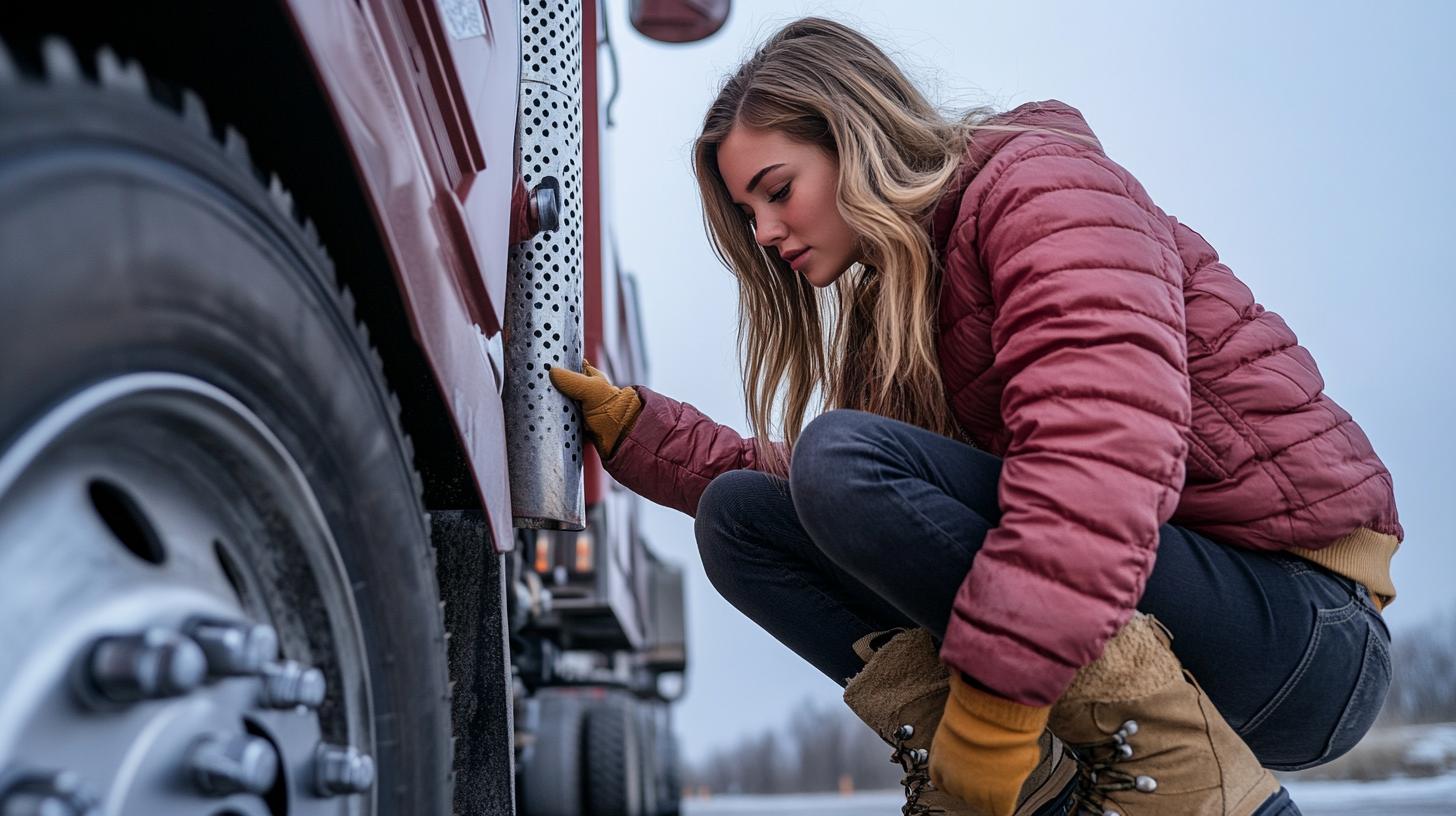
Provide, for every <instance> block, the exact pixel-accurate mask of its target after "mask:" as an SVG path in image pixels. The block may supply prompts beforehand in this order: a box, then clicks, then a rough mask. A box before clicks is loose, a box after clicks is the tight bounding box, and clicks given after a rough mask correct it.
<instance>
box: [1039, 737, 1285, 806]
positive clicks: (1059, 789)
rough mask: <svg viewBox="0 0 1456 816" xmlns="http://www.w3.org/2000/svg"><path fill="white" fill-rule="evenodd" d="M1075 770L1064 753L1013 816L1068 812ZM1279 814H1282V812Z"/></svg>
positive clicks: (1072, 763) (1075, 782) (1075, 776)
mask: <svg viewBox="0 0 1456 816" xmlns="http://www.w3.org/2000/svg"><path fill="white" fill-rule="evenodd" d="M1058 745H1060V743H1058ZM1063 750H1064V751H1065V750H1066V749H1063ZM1077 771H1078V768H1077V761H1076V760H1075V759H1072V758H1071V757H1070V756H1067V755H1066V754H1065V753H1064V754H1063V755H1062V759H1061V762H1058V763H1057V767H1056V768H1054V769H1053V770H1052V772H1051V775H1050V776H1048V777H1047V778H1046V781H1045V782H1043V783H1042V785H1041V787H1039V788H1037V789H1036V790H1035V791H1032V793H1031V795H1030V796H1027V797H1026V798H1025V799H1024V800H1022V801H1021V803H1020V804H1019V805H1017V807H1016V813H1015V814H1014V816H1064V814H1070V813H1071V812H1072V809H1073V807H1074V806H1075V804H1076V801H1075V800H1076V795H1075V794H1076V792H1077V779H1078V773H1077ZM1258 816H1273V814H1263V813H1261V814H1259V815H1258ZM1279 816H1283V814H1280V815H1279Z"/></svg>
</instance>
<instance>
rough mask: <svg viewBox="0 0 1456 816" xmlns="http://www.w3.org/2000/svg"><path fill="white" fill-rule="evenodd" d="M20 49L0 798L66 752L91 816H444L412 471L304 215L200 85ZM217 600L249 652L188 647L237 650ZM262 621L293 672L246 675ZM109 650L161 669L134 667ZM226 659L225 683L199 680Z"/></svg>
mask: <svg viewBox="0 0 1456 816" xmlns="http://www.w3.org/2000/svg"><path fill="white" fill-rule="evenodd" d="M14 48H15V51H14V54H15V55H16V56H17V58H12V56H11V54H10V53H9V52H7V50H6V48H5V47H4V46H3V45H0V627H3V631H0V649H3V653H0V699H3V700H5V701H6V703H7V706H8V709H7V711H8V712H9V713H10V714H11V715H12V716H9V717H6V718H0V810H6V803H7V800H6V797H7V795H9V794H7V792H6V790H5V789H4V785H5V784H7V782H6V780H7V779H9V780H15V779H18V778H21V777H25V778H26V779H28V780H30V781H27V782H25V783H24V784H25V785H42V786H44V785H47V784H52V782H54V783H55V784H56V785H59V784H60V782H58V781H56V780H59V779H60V778H61V777H60V776H56V774H57V773H59V772H64V771H69V772H73V774H72V775H71V776H70V777H68V779H74V780H76V781H78V782H79V783H80V785H81V787H82V789H83V790H84V791H85V792H84V793H77V794H76V796H78V797H82V798H85V797H90V798H92V799H95V798H102V797H104V798H105V799H106V800H107V801H108V810H107V812H108V813H112V812H115V813H119V814H142V813H145V814H157V816H171V814H179V813H188V814H191V813H218V812H224V811H226V812H235V811H236V812H246V813H256V812H264V811H263V808H264V806H265V804H266V812H273V813H283V812H286V813H289V814H291V816H313V815H314V814H323V813H340V812H343V810H344V808H345V802H344V801H342V800H341V798H340V797H351V798H352V801H350V802H348V803H347V809H348V812H350V813H355V814H398V816H437V815H443V814H448V813H449V812H450V807H451V784H452V778H451V756H452V755H451V723H450V697H449V692H448V674H447V665H446V646H445V643H446V633H445V629H444V624H443V618H442V613H441V609H440V606H439V600H438V599H439V593H438V591H437V588H436V584H435V577H434V552H433V550H432V548H431V546H430V539H429V526H428V523H427V519H426V516H425V513H424V511H423V507H422V503H421V498H420V495H421V493H420V482H419V477H418V476H417V475H416V474H415V472H414V469H413V463H412V452H411V448H410V445H409V442H408V440H407V439H406V437H405V436H404V434H403V432H402V431H401V428H400V423H399V406H398V401H397V400H396V399H395V398H394V397H393V395H392V394H391V393H390V392H389V390H388V388H387V384H386V382H385V379H384V373H383V369H382V366H381V363H380V359H379V356H378V354H377V353H375V352H373V350H372V349H371V347H370V345H369V342H368V340H367V334H366V332H365V330H364V328H363V327H362V326H360V325H359V324H358V323H356V321H355V316H354V305H353V300H352V298H351V296H350V294H349V293H348V292H347V291H345V290H343V289H342V288H341V287H340V285H339V283H338V281H337V280H336V279H335V277H334V274H333V269H332V266H331V264H330V261H329V259H328V257H327V255H326V254H325V251H324V249H323V247H322V246H321V244H320V242H319V239H318V236H317V235H316V234H315V232H314V230H313V228H312V227H311V226H310V225H308V224H306V223H300V221H299V220H298V219H297V217H296V215H295V214H294V212H293V209H292V203H291V200H290V199H289V197H288V195H287V193H286V192H285V191H284V190H283V187H282V185H281V184H279V183H278V182H277V180H276V179H274V180H272V181H271V183H270V182H268V181H266V180H265V179H264V177H263V176H262V175H261V174H260V172H259V171H258V169H257V168H256V167H255V166H254V165H253V164H252V162H251V160H250V157H249V154H248V150H247V147H246V145H245V143H244V142H243V140H242V138H241V137H240V136H239V135H238V134H237V133H235V132H233V131H232V130H230V129H227V128H224V127H221V126H217V125H215V124H214V123H212V122H210V121H209V119H208V116H207V114H206V112H205V110H204V108H203V105H202V103H201V101H200V100H199V99H198V98H197V97H195V96H193V95H192V94H190V93H187V92H182V91H175V90H172V89H170V88H167V87H165V86H163V85H161V84H160V83H157V82H155V81H152V80H149V79H148V78H147V77H146V76H144V75H143V73H142V71H141V70H140V68H138V67H137V66H136V65H134V64H128V63H123V62H121V61H119V60H118V59H116V58H115V57H114V56H112V55H111V54H110V53H109V52H106V51H105V50H103V51H102V53H100V54H98V55H95V56H94V58H93V56H92V55H89V54H87V55H77V54H76V53H75V52H74V51H73V50H72V49H71V48H70V47H69V46H68V45H67V44H66V43H64V42H62V41H59V40H54V39H52V40H47V41H46V42H44V43H36V44H34V45H33V46H32V45H31V44H15V45H14ZM209 619H210V621H211V624H212V625H215V626H222V627H224V628H229V627H230V628H229V629H228V630H229V631H232V632H234V633H239V632H240V633H244V634H245V635H246V637H247V638H249V639H248V640H246V643H248V644H252V645H250V646H247V647H246V649H243V648H242V647H239V648H237V649H234V647H233V646H226V649H233V651H230V652H227V655H224V656H222V657H219V654H221V652H218V651H216V650H215V649H213V648H200V647H207V646H208V644H209V643H211V644H212V645H213V646H217V644H218V643H233V641H227V640H216V641H206V640H204V637H203V633H202V630H200V629H198V628H196V627H197V625H198V624H199V621H203V622H207V621H208V620H209ZM262 627H271V631H272V632H273V633H275V634H276V644H277V646H278V651H280V652H281V657H282V658H284V659H287V660H291V661H296V662H295V663H293V664H283V663H268V664H267V668H266V671H265V670H264V669H263V668H261V666H262V664H260V663H258V662H257V660H256V659H257V658H258V657H259V655H261V656H262V657H263V658H266V657H268V654H267V652H268V651H270V650H268V649H267V647H266V645H258V644H266V643H267V642H268V638H267V637H266V635H265V634H263V632H264V631H265V630H264V629H263V628H262ZM113 636H117V637H120V639H119V640H116V639H111V640H108V638H112V637H113ZM229 637H231V636H229ZM239 637H243V635H239ZM238 642H242V641H238ZM234 645H235V644H234ZM255 647H256V649H257V650H258V651H257V652H254V651H252V650H253V649H254V648H255ZM218 648H219V649H221V648H223V647H218ZM103 649H111V650H113V651H106V652H104V654H107V655H114V653H115V651H114V650H116V649H120V650H122V652H125V653H126V654H133V655H136V654H145V655H150V657H147V658H146V659H147V660H152V659H155V660H156V661H159V662H157V663H155V664H148V665H160V666H164V667H167V668H166V671H167V672H170V674H167V675H166V677H165V679H164V680H155V679H153V680H147V679H146V677H143V676H142V674H138V675H136V677H132V676H131V675H127V674H126V672H128V671H132V669H130V668H126V667H123V669H116V668H115V666H112V665H111V664H109V663H108V664H106V665H104V666H103V665H102V664H103V662H104V661H103V660H102V657H100V655H103ZM126 650H133V651H131V652H127V651H126ZM228 655H231V656H228ZM128 659H130V658H128ZM233 660H238V661H241V662H239V663H237V664H236V665H238V666H244V669H243V670H239V671H237V672H234V673H236V674H239V676H237V677H232V678H230V679H227V680H226V681H222V680H214V679H211V678H212V676H213V675H215V674H217V673H218V672H220V671H221V670H222V669H224V668H226V667H227V666H229V665H233V664H231V663H230V662H229V661H233ZM199 661H204V662H199ZM126 665H127V666H130V665H131V664H130V663H128V664H126ZM108 666H111V667H110V668H107V667H108ZM199 666H203V667H205V671H206V672H207V675H206V676H205V677H204V676H203V675H202V674H199V672H200V671H203V669H199V668H198V667H199ZM248 667H251V668H248ZM308 667H312V668H314V669H316V670H317V674H312V673H310V672H308V671H307V669H308ZM136 671H138V672H140V671H141V670H140V669H138V670H136ZM116 672H121V674H116ZM279 677H282V679H281V680H279V679H278V678H279ZM128 678H131V679H128ZM138 678H140V679H138ZM319 679H322V681H323V684H322V688H319V687H318V683H317V681H318V680H319ZM265 680H266V682H265ZM139 689H140V690H139ZM320 696H321V699H320ZM77 702H79V703H80V705H77V704H76V703H77ZM264 702H266V703H268V705H266V706H265V705H263V704H262V703H264ZM17 711H18V712H19V714H18V715H16V712H17ZM209 735H211V736H209ZM214 738H215V739H216V740H220V741H215V742H214V743H209V745H212V746H214V747H216V748H217V750H218V751H222V750H223V748H221V747H218V746H224V745H251V746H252V747H251V748H249V749H248V750H249V751H251V752H252V753H250V754H248V756H251V757H257V756H263V755H271V756H273V757H274V758H275V759H276V767H277V769H278V772H277V773H276V774H268V773H266V772H265V771H266V768H267V767H268V763H266V762H261V763H260V764H257V765H254V766H252V767H253V768H254V770H256V771H258V773H257V774H254V775H251V776H247V777H246V778H245V779H243V780H242V781H241V782H240V781H239V780H238V779H222V780H221V781H219V776H218V774H216V773H214V774H212V775H211V776H208V775H207V774H205V773H203V772H201V771H199V770H198V768H200V767H202V766H201V765H199V764H198V763H200V762H201V760H200V759H199V754H200V752H201V751H202V748H199V747H198V746H199V745H201V744H202V743H201V742H199V741H205V740H208V739H214ZM6 746H23V748H19V749H17V753H7V751H8V750H9V748H8V747H6ZM346 748H348V749H353V750H354V751H355V752H356V753H353V754H350V753H348V752H347V751H345V750H344V749H346ZM227 750H232V749H231V748H229V749H227ZM20 751H23V753H20ZM189 752H190V753H189ZM366 757H367V758H366ZM370 759H372V763H371V762H370V761H369V760H370ZM187 763H192V767H191V768H190V769H189V768H188V767H187ZM371 765H372V769H371ZM371 770H372V772H371ZM250 773H251V772H250ZM52 777H54V779H53V780H52V782H46V781H45V780H47V779H52ZM371 777H372V778H371ZM35 780H40V781H38V782H37V781H35ZM176 780H182V781H183V784H182V785H180V786H179V785H177V784H176ZM505 782H506V783H507V784H508V780H506V781H505ZM371 783H372V784H371ZM16 784H20V783H16ZM67 784H68V785H69V783H67ZM239 784H243V785H244V786H245V787H246V789H245V790H241V791H234V790H233V788H234V787H235V786H236V785H239ZM14 790H18V788H17V789H14ZM14 790H12V791H11V793H12V794H13V793H14ZM27 790H28V789H27ZM229 791H232V792H230V793H229ZM15 795H21V794H15ZM66 795H67V796H69V795H70V794H66ZM219 796H225V797H226V798H217V797H219ZM259 799H261V800H262V801H261V802H260V801H258V800H259ZM27 801H29V800H27ZM110 803H119V804H118V805H117V806H116V809H115V810H112V809H111V807H110ZM73 804H74V803H73ZM74 809H75V811H76V812H81V810H82V809H81V808H79V807H77V808H74ZM7 812H8V811H7ZM67 812H70V810H67Z"/></svg>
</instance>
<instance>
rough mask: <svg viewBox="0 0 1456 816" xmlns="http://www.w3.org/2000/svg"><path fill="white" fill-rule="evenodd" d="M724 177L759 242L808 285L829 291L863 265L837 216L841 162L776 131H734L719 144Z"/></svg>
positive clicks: (720, 169)
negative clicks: (858, 264)
mask: <svg viewBox="0 0 1456 816" xmlns="http://www.w3.org/2000/svg"><path fill="white" fill-rule="evenodd" d="M718 172H719V173H720V174H721V175H722V176H723V181H724V182H725V183H727V185H728V194H729V195H730V196H731V197H732V198H733V203H735V204H737V205H738V208H739V209H740V210H742V211H743V214H744V215H745V216H746V217H747V218H748V219H749V221H750V222H751V223H752V226H753V235H754V239H755V240H757V241H758V243H759V244H760V245H762V246H764V247H767V248H768V249H770V250H772V251H776V252H778V254H779V257H780V258H783V259H784V261H785V262H786V263H788V264H789V266H790V267H792V268H793V269H794V271H796V272H798V273H799V274H800V275H803V276H804V278H805V279H806V280H808V281H809V283H811V284H813V285H815V286H819V287H824V286H828V285H829V284H831V283H833V282H834V281H835V280H836V279H837V278H838V277H839V276H840V275H842V274H844V270H846V269H848V268H849V267H850V265H851V264H853V263H854V262H855V261H858V260H859V257H858V251H857V244H856V241H855V235H854V232H853V231H852V230H851V229H850V228H849V224H847V223H845V220H844V218H843V216H841V215H840V214H839V206H838V204H836V203H835V194H836V192H837V190H838V185H839V162H838V161H837V160H836V159H835V158H834V157H833V156H831V155H829V154H828V153H826V152H825V151H824V150H822V149H820V148H819V147H817V146H815V145H811V144H808V143H806V142H801V141H798V140H796V139H793V138H791V137H789V136H786V135H784V134H783V133H781V132H778V131H773V130H760V129H757V128H750V127H747V126H746V125H741V124H740V125H735V126H734V127H733V129H732V130H731V131H729V133H728V137H727V138H726V139H724V140H723V143H722V144H721V145H719V146H718Z"/></svg>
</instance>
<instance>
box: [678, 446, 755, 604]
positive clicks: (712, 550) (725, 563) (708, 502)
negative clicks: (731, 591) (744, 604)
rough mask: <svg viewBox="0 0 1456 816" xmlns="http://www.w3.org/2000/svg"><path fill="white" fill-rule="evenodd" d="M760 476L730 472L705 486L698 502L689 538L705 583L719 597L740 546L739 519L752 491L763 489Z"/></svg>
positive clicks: (729, 576) (742, 472) (729, 575)
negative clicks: (713, 588)
mask: <svg viewBox="0 0 1456 816" xmlns="http://www.w3.org/2000/svg"><path fill="white" fill-rule="evenodd" d="M763 479H764V474H762V473H756V472H754V471H751V470H730V471H728V472H727V473H723V474H720V475H719V476H718V477H717V478H715V479H713V481H711V482H709V483H708V486H707V488H705V489H704V490H703V495H702V497H701V498H699V499H698V513H697V515H696V516H695V517H694V518H693V535H694V538H696V539H697V542H698V555H699V556H700V557H701V558H702V560H703V571H704V572H706V573H707V575H708V580H709V581H711V582H712V584H713V586H714V587H716V588H717V589H718V591H719V592H720V593H722V594H725V595H726V594H727V592H725V585H726V583H727V582H728V581H730V580H731V578H732V576H733V574H734V573H735V570H734V569H733V564H734V556H735V554H736V553H737V552H738V551H739V550H740V549H741V548H742V546H743V542H742V541H741V539H742V537H743V536H742V532H741V524H740V523H739V519H740V518H741V517H742V515H743V514H744V512H745V511H746V510H747V505H748V503H749V502H750V501H751V500H752V499H751V497H752V494H753V493H754V492H755V491H759V490H762V489H763V484H762V481H763Z"/></svg>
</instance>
